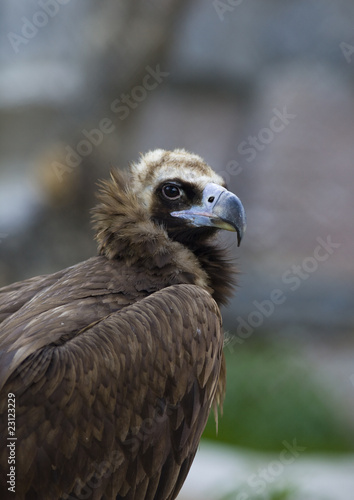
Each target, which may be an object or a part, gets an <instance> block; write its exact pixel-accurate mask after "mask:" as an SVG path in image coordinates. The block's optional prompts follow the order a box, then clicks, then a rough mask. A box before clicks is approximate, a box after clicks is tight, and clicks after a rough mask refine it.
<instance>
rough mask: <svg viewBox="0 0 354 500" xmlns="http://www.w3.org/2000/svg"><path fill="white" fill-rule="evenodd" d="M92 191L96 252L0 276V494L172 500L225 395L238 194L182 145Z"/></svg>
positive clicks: (240, 214)
mask: <svg viewBox="0 0 354 500" xmlns="http://www.w3.org/2000/svg"><path fill="white" fill-rule="evenodd" d="M97 196H98V204H97V206H96V207H95V208H94V209H93V221H94V228H95V231H96V233H95V238H96V240H97V243H98V254H97V256H95V257H92V258H89V259H88V260H86V261H84V262H81V263H79V264H76V265H74V266H72V267H69V268H67V269H64V270H62V271H59V272H55V273H54V274H50V275H43V276H38V277H34V278H30V279H26V280H24V281H21V282H18V283H15V284H12V285H9V286H6V287H4V288H2V289H0V391H1V392H0V396H1V397H0V414H1V418H0V427H1V434H0V436H1V448H0V468H1V486H0V488H1V489H0V498H1V499H6V498H11V499H16V500H22V499H23V500H54V499H63V500H65V499H94V500H98V499H102V500H108V499H117V500H118V499H119V500H120V499H124V500H133V499H135V500H142V499H155V500H167V499H174V498H176V497H177V495H178V493H179V491H180V489H181V487H182V485H183V482H184V481H185V479H186V476H187V474H188V471H189V469H190V467H191V464H192V462H193V459H194V456H195V454H196V451H197V448H198V445H199V441H200V438H201V435H202V432H203V430H204V427H205V425H206V422H207V419H208V415H209V413H210V411H211V409H214V411H215V412H216V417H215V418H216V419H217V412H218V408H219V407H222V402H223V398H224V393H225V377H226V370H225V360H224V355H223V333H222V324H221V316H220V311H219V305H221V304H225V303H226V301H227V299H228V298H229V297H230V296H231V295H232V291H233V287H234V285H235V269H234V266H233V264H232V262H231V261H230V258H229V257H228V255H227V252H226V251H225V249H222V248H220V244H219V243H218V241H217V238H216V235H217V233H218V231H219V230H221V229H224V230H228V231H234V232H235V236H236V239H237V243H238V244H239V243H240V241H241V238H242V234H243V232H244V229H245V225H246V221H245V213H244V209H243V206H242V204H241V202H240V200H239V198H238V197H237V196H236V195H235V194H233V193H231V192H230V191H228V190H227V189H226V187H225V183H224V181H223V179H222V178H221V177H220V176H219V175H218V174H216V173H215V172H214V171H213V170H212V169H211V168H210V166H209V165H207V164H206V163H205V162H204V161H203V160H202V158H200V157H199V156H197V155H195V154H191V153H188V152H187V151H185V150H183V149H177V150H174V151H165V150H161V149H157V150H155V151H150V152H148V153H147V154H145V155H142V156H141V158H140V160H139V161H138V162H136V163H133V164H131V166H130V169H129V170H128V171H127V172H123V171H120V170H118V169H117V170H112V172H111V177H110V179H109V180H106V181H102V182H101V184H100V188H99V192H98V195H97ZM24 258H25V254H24Z"/></svg>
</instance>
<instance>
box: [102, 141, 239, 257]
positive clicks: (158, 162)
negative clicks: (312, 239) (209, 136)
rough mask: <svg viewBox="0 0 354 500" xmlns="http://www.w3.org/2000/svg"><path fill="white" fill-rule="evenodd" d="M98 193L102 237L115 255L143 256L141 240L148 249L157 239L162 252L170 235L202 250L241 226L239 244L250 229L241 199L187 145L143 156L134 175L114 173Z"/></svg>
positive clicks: (104, 251) (106, 248)
mask: <svg viewBox="0 0 354 500" xmlns="http://www.w3.org/2000/svg"><path fill="white" fill-rule="evenodd" d="M98 197H99V199H100V201H101V203H100V204H99V205H98V206H97V207H96V208H95V209H94V221H95V228H96V230H97V236H96V238H97V240H98V243H99V252H100V253H101V254H105V255H106V256H107V257H109V258H115V257H117V256H119V255H120V256H121V255H125V256H128V255H130V257H131V259H132V261H134V255H133V254H134V253H135V254H136V255H135V257H136V258H138V256H139V255H140V256H141V255H142V252H141V250H142V249H141V248H138V247H139V243H140V244H141V245H147V247H146V250H148V249H149V248H150V247H151V243H152V242H154V243H155V244H156V248H155V254H156V253H159V252H158V247H159V245H158V242H159V241H160V242H161V243H163V246H164V247H166V238H168V239H169V240H170V242H171V241H172V242H178V243H180V244H182V245H184V246H187V247H188V248H190V249H191V250H192V251H198V248H200V247H201V246H204V245H205V243H206V242H207V241H208V240H210V239H211V238H212V237H213V236H214V235H215V234H216V233H217V231H218V230H220V229H225V230H227V231H235V232H236V236H237V243H238V245H239V244H240V242H241V239H242V236H243V233H244V231H245V228H246V218H245V212H244V209H243V206H242V204H241V201H240V200H239V198H238V197H237V196H236V195H235V194H233V193H231V192H230V191H228V190H227V189H226V187H225V182H224V180H223V179H222V177H220V176H219V175H218V174H216V173H215V172H214V171H213V170H212V169H211V167H210V166H209V165H207V163H205V162H204V160H203V159H202V158H201V157H200V156H198V155H195V154H191V153H188V152H186V151H185V150H183V149H177V150H174V151H165V150H162V149H157V150H155V151H150V152H149V153H147V154H145V155H142V156H141V159H140V162H138V163H134V164H132V165H131V168H130V173H129V178H128V179H127V178H125V177H124V176H123V174H122V173H121V172H119V171H117V170H116V171H114V172H112V173H111V179H110V180H109V181H106V182H103V183H102V185H101V191H100V194H99V196H98ZM162 240H163V242H162ZM134 249H136V250H137V252H134ZM144 255H145V257H146V253H145V254H144Z"/></svg>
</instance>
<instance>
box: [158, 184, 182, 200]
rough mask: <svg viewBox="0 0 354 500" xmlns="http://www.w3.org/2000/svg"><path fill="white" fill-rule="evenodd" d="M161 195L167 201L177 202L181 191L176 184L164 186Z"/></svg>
mask: <svg viewBox="0 0 354 500" xmlns="http://www.w3.org/2000/svg"><path fill="white" fill-rule="evenodd" d="M162 194H163V195H164V197H165V198H167V199H168V200H178V198H180V197H181V190H180V188H179V187H178V186H176V184H165V185H164V186H163V188H162Z"/></svg>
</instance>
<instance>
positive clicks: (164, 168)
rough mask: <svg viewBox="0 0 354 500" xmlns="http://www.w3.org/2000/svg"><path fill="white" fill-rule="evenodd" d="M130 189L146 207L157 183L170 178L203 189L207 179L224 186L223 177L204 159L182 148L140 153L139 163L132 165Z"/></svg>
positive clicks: (149, 204)
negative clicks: (141, 154)
mask: <svg viewBox="0 0 354 500" xmlns="http://www.w3.org/2000/svg"><path fill="white" fill-rule="evenodd" d="M131 171H132V174H133V183H132V189H133V191H134V192H135V193H136V194H137V195H138V196H139V198H140V199H141V201H142V202H143V203H144V205H145V206H146V207H147V208H149V207H150V206H151V202H152V193H153V191H154V189H155V187H156V186H158V185H159V184H160V183H161V182H163V181H167V180H169V179H176V178H178V179H180V180H181V181H186V182H189V183H193V184H195V185H196V186H198V188H199V189H200V190H201V191H202V190H203V189H204V188H205V186H206V185H207V184H208V183H209V182H213V183H215V184H220V185H221V186H224V185H225V183H224V180H223V178H222V177H221V176H220V175H218V174H216V173H215V172H214V171H213V170H212V169H211V167H209V165H207V164H206V163H205V162H204V161H203V159H202V158H201V157H200V156H198V155H195V154H191V153H188V152H187V151H185V150H184V149H175V150H174V151H165V150H163V149H156V150H154V151H150V152H149V153H147V154H145V155H143V156H142V157H141V159H140V162H139V163H135V164H133V165H132V166H131Z"/></svg>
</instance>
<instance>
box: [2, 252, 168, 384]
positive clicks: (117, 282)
mask: <svg viewBox="0 0 354 500" xmlns="http://www.w3.org/2000/svg"><path fill="white" fill-rule="evenodd" d="M143 274H144V273H143V271H142V270H140V271H139V270H133V271H132V270H131V269H129V268H127V267H126V266H124V264H122V263H119V262H118V261H109V260H107V259H105V258H104V257H93V258H91V259H89V260H87V261H85V262H81V263H80V264H77V265H75V266H72V267H70V268H68V269H65V270H63V271H60V272H58V273H56V274H52V275H48V276H43V277H38V278H32V279H30V280H26V281H23V282H20V283H16V284H14V285H11V286H9V287H6V288H3V289H1V290H0V319H1V318H2V322H1V323H0V389H1V387H2V386H3V385H4V383H5V382H6V380H7V378H8V377H9V376H10V375H11V373H12V372H13V371H14V370H15V369H16V368H17V367H18V366H19V365H20V364H21V362H22V361H24V360H25V359H26V358H27V357H28V356H29V355H31V354H32V353H34V352H35V351H36V350H38V349H40V348H42V347H44V346H45V345H49V344H58V343H59V344H62V343H64V342H65V341H67V340H68V339H69V338H71V337H74V336H75V335H77V333H78V332H79V331H81V330H82V329H85V328H87V327H88V326H89V325H92V324H93V323H95V322H96V321H100V320H101V319H102V318H104V317H106V316H107V315H109V314H111V313H112V312H114V311H118V310H120V309H121V308H123V307H126V306H127V305H130V304H133V303H134V302H136V301H137V300H139V299H140V298H143V297H145V296H146V295H148V294H149V293H151V292H153V291H155V290H156V289H158V288H161V284H160V286H159V287H158V284H155V283H154V282H153V280H151V279H150V280H147V278H146V276H145V279H144V277H143Z"/></svg>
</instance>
